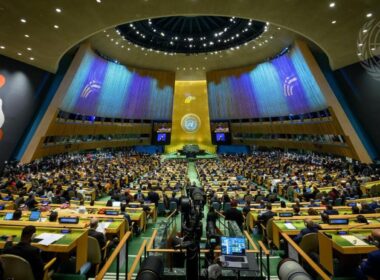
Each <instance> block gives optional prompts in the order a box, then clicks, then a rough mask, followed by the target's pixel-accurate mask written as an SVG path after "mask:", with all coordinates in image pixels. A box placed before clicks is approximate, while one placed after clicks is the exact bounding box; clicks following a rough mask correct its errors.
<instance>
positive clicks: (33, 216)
mask: <svg viewBox="0 0 380 280" xmlns="http://www.w3.org/2000/svg"><path fill="white" fill-rule="evenodd" d="M40 217H41V212H40V211H32V212H31V213H30V216H29V221H38V220H39V219H40Z"/></svg>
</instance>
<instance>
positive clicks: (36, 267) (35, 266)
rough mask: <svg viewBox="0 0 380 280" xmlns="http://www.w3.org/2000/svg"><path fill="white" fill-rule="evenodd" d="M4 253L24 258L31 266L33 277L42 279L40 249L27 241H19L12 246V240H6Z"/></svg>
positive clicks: (37, 279)
mask: <svg viewBox="0 0 380 280" xmlns="http://www.w3.org/2000/svg"><path fill="white" fill-rule="evenodd" d="M4 254H12V255H17V256H19V257H21V258H24V259H25V260H27V261H28V262H29V264H30V266H31V267H32V271H33V275H34V279H35V280H42V279H43V276H44V263H43V261H42V258H41V254H40V249H38V248H36V247H33V246H32V245H30V244H28V243H23V242H20V243H18V244H16V245H14V246H12V242H7V243H6V244H5V246H4Z"/></svg>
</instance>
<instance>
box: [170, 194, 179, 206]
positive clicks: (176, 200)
mask: <svg viewBox="0 0 380 280" xmlns="http://www.w3.org/2000/svg"><path fill="white" fill-rule="evenodd" d="M175 195H176V193H175V192H173V193H172V197H171V198H170V201H169V203H171V202H172V201H174V202H175V203H176V204H177V208H178V206H179V200H178V198H176V197H175Z"/></svg>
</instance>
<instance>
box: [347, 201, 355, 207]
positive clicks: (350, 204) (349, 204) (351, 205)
mask: <svg viewBox="0 0 380 280" xmlns="http://www.w3.org/2000/svg"><path fill="white" fill-rule="evenodd" d="M347 205H348V206H350V207H355V206H356V202H350V203H348V204H347Z"/></svg>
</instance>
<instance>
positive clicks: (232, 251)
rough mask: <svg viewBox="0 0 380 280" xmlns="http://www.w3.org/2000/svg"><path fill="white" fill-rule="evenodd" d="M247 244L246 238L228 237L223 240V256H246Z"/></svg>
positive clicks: (223, 237)
mask: <svg viewBox="0 0 380 280" xmlns="http://www.w3.org/2000/svg"><path fill="white" fill-rule="evenodd" d="M245 248H246V242H245V238H244V237H227V236H222V238H221V251H222V255H237V256H239V255H240V256H242V255H245Z"/></svg>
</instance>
